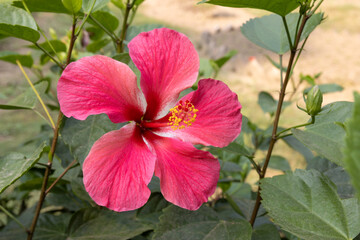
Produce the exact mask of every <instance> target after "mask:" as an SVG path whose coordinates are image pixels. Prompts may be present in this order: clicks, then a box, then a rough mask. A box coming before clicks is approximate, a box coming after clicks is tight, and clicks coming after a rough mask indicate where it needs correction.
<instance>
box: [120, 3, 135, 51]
mask: <svg viewBox="0 0 360 240" xmlns="http://www.w3.org/2000/svg"><path fill="white" fill-rule="evenodd" d="M134 4H135V0H133V2H132V3H130V0H127V2H126V9H125V14H124V20H123V26H122V30H121V35H120V40H119V41H118V43H117V49H116V51H117V52H118V53H122V52H124V41H125V38H126V31H127V28H128V27H129V24H128V18H129V13H130V10H131V9H132V8H133V6H134Z"/></svg>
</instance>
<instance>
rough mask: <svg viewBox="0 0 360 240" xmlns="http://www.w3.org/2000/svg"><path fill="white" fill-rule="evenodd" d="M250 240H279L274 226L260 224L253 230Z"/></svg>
mask: <svg viewBox="0 0 360 240" xmlns="http://www.w3.org/2000/svg"><path fill="white" fill-rule="evenodd" d="M251 240H280V235H279V231H278V230H277V228H276V226H275V225H273V224H262V225H260V226H257V227H255V228H254V230H253V233H252V237H251Z"/></svg>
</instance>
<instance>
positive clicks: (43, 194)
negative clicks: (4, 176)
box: [27, 17, 76, 240]
mask: <svg viewBox="0 0 360 240" xmlns="http://www.w3.org/2000/svg"><path fill="white" fill-rule="evenodd" d="M75 28H76V19H75V17H74V19H73V25H72V31H71V39H70V45H69V51H68V54H67V60H66V65H68V64H69V63H70V59H71V53H72V50H73V48H74V43H75V40H76V35H75ZM63 69H64V67H63ZM63 116H64V115H63V113H62V112H61V111H60V112H59V115H58V119H57V123H56V126H55V129H54V137H53V140H52V143H51V149H50V152H49V155H48V156H49V158H48V163H47V167H46V169H45V174H44V179H43V183H42V186H41V192H40V198H39V202H38V204H37V206H36V210H35V215H34V218H33V221H32V223H31V227H30V230H29V231H28V236H27V240H32V238H33V236H34V232H35V228H36V223H37V220H38V218H39V215H40V210H41V207H42V205H43V203H44V200H45V197H46V187H47V183H48V180H49V176H50V170H51V166H52V161H53V158H54V154H55V150H56V144H57V139H58V136H59V130H60V125H61V122H62V118H63Z"/></svg>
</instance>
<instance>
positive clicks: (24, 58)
mask: <svg viewBox="0 0 360 240" xmlns="http://www.w3.org/2000/svg"><path fill="white" fill-rule="evenodd" d="M0 60H2V61H5V62H9V63H13V64H16V60H19V62H20V63H21V65H23V66H24V67H28V68H31V67H32V65H33V62H34V61H33V58H32V57H31V55H22V54H19V53H16V52H9V51H2V52H0Z"/></svg>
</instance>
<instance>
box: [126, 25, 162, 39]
mask: <svg viewBox="0 0 360 240" xmlns="http://www.w3.org/2000/svg"><path fill="white" fill-rule="evenodd" d="M162 27H164V25H162V24H143V25H137V26H130V27H129V28H128V30H127V31H126V42H130V41H131V39H133V38H134V37H136V36H137V35H138V34H139V33H142V32H148V31H151V30H154V29H155V28H162Z"/></svg>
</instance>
